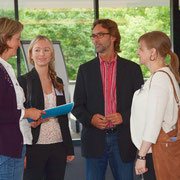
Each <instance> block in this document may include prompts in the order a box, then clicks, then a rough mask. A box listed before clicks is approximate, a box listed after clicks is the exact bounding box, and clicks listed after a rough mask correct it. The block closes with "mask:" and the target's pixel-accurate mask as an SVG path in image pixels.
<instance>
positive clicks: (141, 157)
mask: <svg viewBox="0 0 180 180" xmlns="http://www.w3.org/2000/svg"><path fill="white" fill-rule="evenodd" d="M137 159H140V160H146V156H140V155H137Z"/></svg>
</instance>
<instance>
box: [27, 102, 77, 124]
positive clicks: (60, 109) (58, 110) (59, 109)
mask: <svg viewBox="0 0 180 180" xmlns="http://www.w3.org/2000/svg"><path fill="white" fill-rule="evenodd" d="M73 105H74V103H68V104H64V105H60V106H56V107H54V108H51V109H45V110H44V111H45V112H46V114H42V118H43V119H45V118H48V117H54V116H60V115H64V114H68V113H69V112H70V111H71V110H72V108H73ZM27 120H28V122H32V121H34V120H32V119H29V118H27Z"/></svg>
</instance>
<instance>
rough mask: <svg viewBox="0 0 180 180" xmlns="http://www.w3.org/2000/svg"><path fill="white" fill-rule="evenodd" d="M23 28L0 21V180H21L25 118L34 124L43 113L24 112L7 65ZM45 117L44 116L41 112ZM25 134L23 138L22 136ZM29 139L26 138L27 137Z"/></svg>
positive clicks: (13, 76) (33, 109)
mask: <svg viewBox="0 0 180 180" xmlns="http://www.w3.org/2000/svg"><path fill="white" fill-rule="evenodd" d="M22 30H23V25H22V24H21V23H20V22H18V21H15V20H12V19H8V18H7V17H2V18H0V179H1V180H2V179H3V180H13V179H16V180H22V179H23V170H24V156H25V151H26V149H25V146H23V143H28V142H30V143H31V132H30V126H29V123H28V122H27V119H26V118H31V119H34V120H37V119H39V118H40V117H41V115H42V113H43V111H41V110H37V109H35V108H31V109H24V105H23V103H24V101H25V97H24V93H23V90H22V88H21V87H20V86H19V83H18V81H17V79H16V76H15V73H14V70H13V68H12V66H11V65H10V64H9V63H8V62H7V60H8V59H9V58H10V57H13V56H15V55H16V52H17V49H18V47H20V46H21V43H20V37H21V31H22ZM44 113H45V112H44ZM25 131H26V133H25V134H24V132H25ZM29 135H30V137H29Z"/></svg>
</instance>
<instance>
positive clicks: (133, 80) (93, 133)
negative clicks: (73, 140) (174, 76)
mask: <svg viewBox="0 0 180 180" xmlns="http://www.w3.org/2000/svg"><path fill="white" fill-rule="evenodd" d="M142 84H143V77H142V72H141V69H140V67H139V65H137V64H136V63H134V62H132V61H128V60H125V59H123V58H120V57H119V56H118V57H117V76H116V94H117V112H119V113H120V114H121V115H122V118H123V123H122V124H120V125H118V126H117V136H118V146H119V151H120V155H121V158H122V160H123V161H124V162H130V161H133V160H134V159H135V156H136V148H135V146H134V145H133V143H132V141H131V135H130V110H131V103H132V98H133V94H134V92H135V91H136V90H137V89H139V88H140V87H141V85H142ZM74 103H75V106H74V108H73V111H72V113H73V114H74V115H75V117H76V118H77V119H78V120H79V121H80V122H81V123H82V125H83V129H82V134H81V141H82V155H83V156H85V157H92V158H96V157H101V156H102V155H103V152H104V147H105V131H104V130H100V129H98V128H96V127H94V126H93V125H91V119H92V117H93V115H94V114H96V113H99V114H102V115H104V96H103V86H102V79H101V72H100V62H99V58H98V57H97V58H95V59H93V60H92V61H89V62H87V63H85V64H83V65H81V66H80V67H79V71H78V76H77V81H76V87H75V92H74Z"/></svg>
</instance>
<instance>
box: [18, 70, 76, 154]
mask: <svg viewBox="0 0 180 180" xmlns="http://www.w3.org/2000/svg"><path fill="white" fill-rule="evenodd" d="M27 75H28V77H29V78H30V79H31V85H32V86H31V90H32V93H31V105H32V107H34V108H37V109H41V110H43V109H44V95H43V90H42V86H41V81H40V79H39V75H38V73H37V71H36V69H35V68H33V69H32V70H31V71H30V72H29V73H27ZM57 80H58V82H60V83H62V79H60V78H57ZM18 81H19V84H20V85H21V87H22V88H23V90H24V93H25V96H27V82H26V78H25V75H23V76H21V77H19V78H18ZM26 99H27V97H26ZM65 103H66V102H65V96H64V94H63V95H57V94H56V105H57V106H58V105H61V104H65ZM25 106H27V105H26V103H25ZM27 108H28V107H27ZM58 122H59V125H60V127H61V132H62V138H63V143H64V145H65V147H66V150H67V155H73V154H74V149H73V145H72V139H71V135H70V131H69V126H68V116H67V115H62V116H59V117H58ZM40 127H41V125H39V126H38V127H37V128H31V131H32V135H33V144H35V143H36V142H37V141H38V138H39V132H40Z"/></svg>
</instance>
